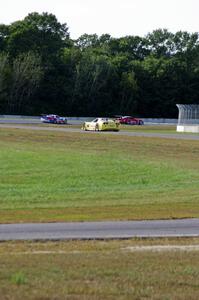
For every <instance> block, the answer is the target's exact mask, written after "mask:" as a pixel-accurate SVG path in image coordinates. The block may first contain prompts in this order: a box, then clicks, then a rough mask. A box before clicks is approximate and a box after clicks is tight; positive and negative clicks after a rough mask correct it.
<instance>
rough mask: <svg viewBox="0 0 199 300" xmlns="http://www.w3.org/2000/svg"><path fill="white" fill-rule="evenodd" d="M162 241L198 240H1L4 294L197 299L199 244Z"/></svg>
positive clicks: (17, 298) (18, 298) (0, 272)
mask: <svg viewBox="0 0 199 300" xmlns="http://www.w3.org/2000/svg"><path fill="white" fill-rule="evenodd" d="M149 245H153V246H154V245H156V246H157V245H158V248H156V250H153V251H152V250H151V249H150V248H149V249H148V250H147V251H144V250H142V247H143V246H149ZM160 245H167V246H168V245H171V246H173V245H178V246H179V245H181V246H182V245H189V246H190V245H199V240H198V239H179V240H175V239H167V240H163V239H156V240H139V239H137V240H130V241H109V242H108V241H79V242H77V241H76V242H72V241H71V242H60V243H52V242H48V243H31V242H17V243H16V242H10V243H1V244H0V265H1V268H0V299H2V300H3V299H7V300H11V299H14V300H21V299H45V300H47V299H92V300H93V299H103V300H106V299H109V300H110V299H175V300H176V299H180V300H187V299H195V300H196V299H198V293H199V280H198V279H199V252H198V250H196V251H194V250H193V251H186V250H183V249H182V250H172V248H171V249H170V250H164V251H161V250H158V249H159V246H160ZM135 246H136V247H139V248H138V250H136V251H135V250H134V247H135ZM96 257H97V259H96Z"/></svg>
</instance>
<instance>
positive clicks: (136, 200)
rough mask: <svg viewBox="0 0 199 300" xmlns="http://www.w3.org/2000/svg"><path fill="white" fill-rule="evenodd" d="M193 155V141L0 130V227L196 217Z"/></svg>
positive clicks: (198, 146)
mask: <svg viewBox="0 0 199 300" xmlns="http://www.w3.org/2000/svg"><path fill="white" fill-rule="evenodd" d="M131 128H132V127H131ZM146 128H147V126H146V127H145V126H144V127H142V126H140V127H137V130H141V129H143V130H149V129H146ZM157 128H159V129H157ZM164 128H165V127H164ZM169 128H170V129H169ZM169 128H168V129H167V130H170V131H173V127H169ZM132 130H136V127H134V129H132ZM150 130H156V131H158V132H161V130H163V129H162V127H159V126H157V127H156V129H152V128H151V129H150ZM164 130H165V129H164ZM198 155H199V141H185V140H174V139H172V140H170V139H160V138H143V137H127V136H119V135H118V136H117V135H111V134H110V135H100V134H93V133H92V134H88V133H87V134H84V133H81V134H80V133H66V132H52V131H48V132H47V131H31V130H22V129H6V128H1V129H0V222H1V223H4V222H27V221H28V222H30V221H32V222H35V221H42V222H46V221H51V222H54V221H71V220H72V221H83V220H127V219H129V220H130V219H131V220H132V219H159V218H186V217H199V202H198V195H199V185H198V182H199V172H198V169H199V160H198Z"/></svg>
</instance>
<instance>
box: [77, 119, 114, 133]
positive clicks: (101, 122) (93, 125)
mask: <svg viewBox="0 0 199 300" xmlns="http://www.w3.org/2000/svg"><path fill="white" fill-rule="evenodd" d="M82 129H83V130H94V131H119V130H120V122H118V121H117V120H114V119H110V118H96V119H94V120H93V121H91V122H85V123H84V124H83V126H82Z"/></svg>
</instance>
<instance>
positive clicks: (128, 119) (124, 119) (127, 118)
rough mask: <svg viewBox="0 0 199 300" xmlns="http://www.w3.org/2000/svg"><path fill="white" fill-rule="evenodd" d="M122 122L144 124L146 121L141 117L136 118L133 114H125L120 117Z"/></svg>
mask: <svg viewBox="0 0 199 300" xmlns="http://www.w3.org/2000/svg"><path fill="white" fill-rule="evenodd" d="M118 120H119V122H120V124H127V125H144V121H143V120H141V119H139V118H134V117H131V116H124V117H119V118H118Z"/></svg>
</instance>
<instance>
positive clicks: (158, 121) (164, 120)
mask: <svg viewBox="0 0 199 300" xmlns="http://www.w3.org/2000/svg"><path fill="white" fill-rule="evenodd" d="M1 118H2V119H12V120H15V119H16V120H17V119H28V120H31V119H32V120H40V116H23V115H0V119H1ZM66 118H67V120H68V121H79V122H85V121H91V120H93V119H94V118H95V117H67V116H66ZM142 120H143V121H144V122H145V123H148V124H171V125H172V124H175V125H176V124H177V123H178V119H167V118H142Z"/></svg>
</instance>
